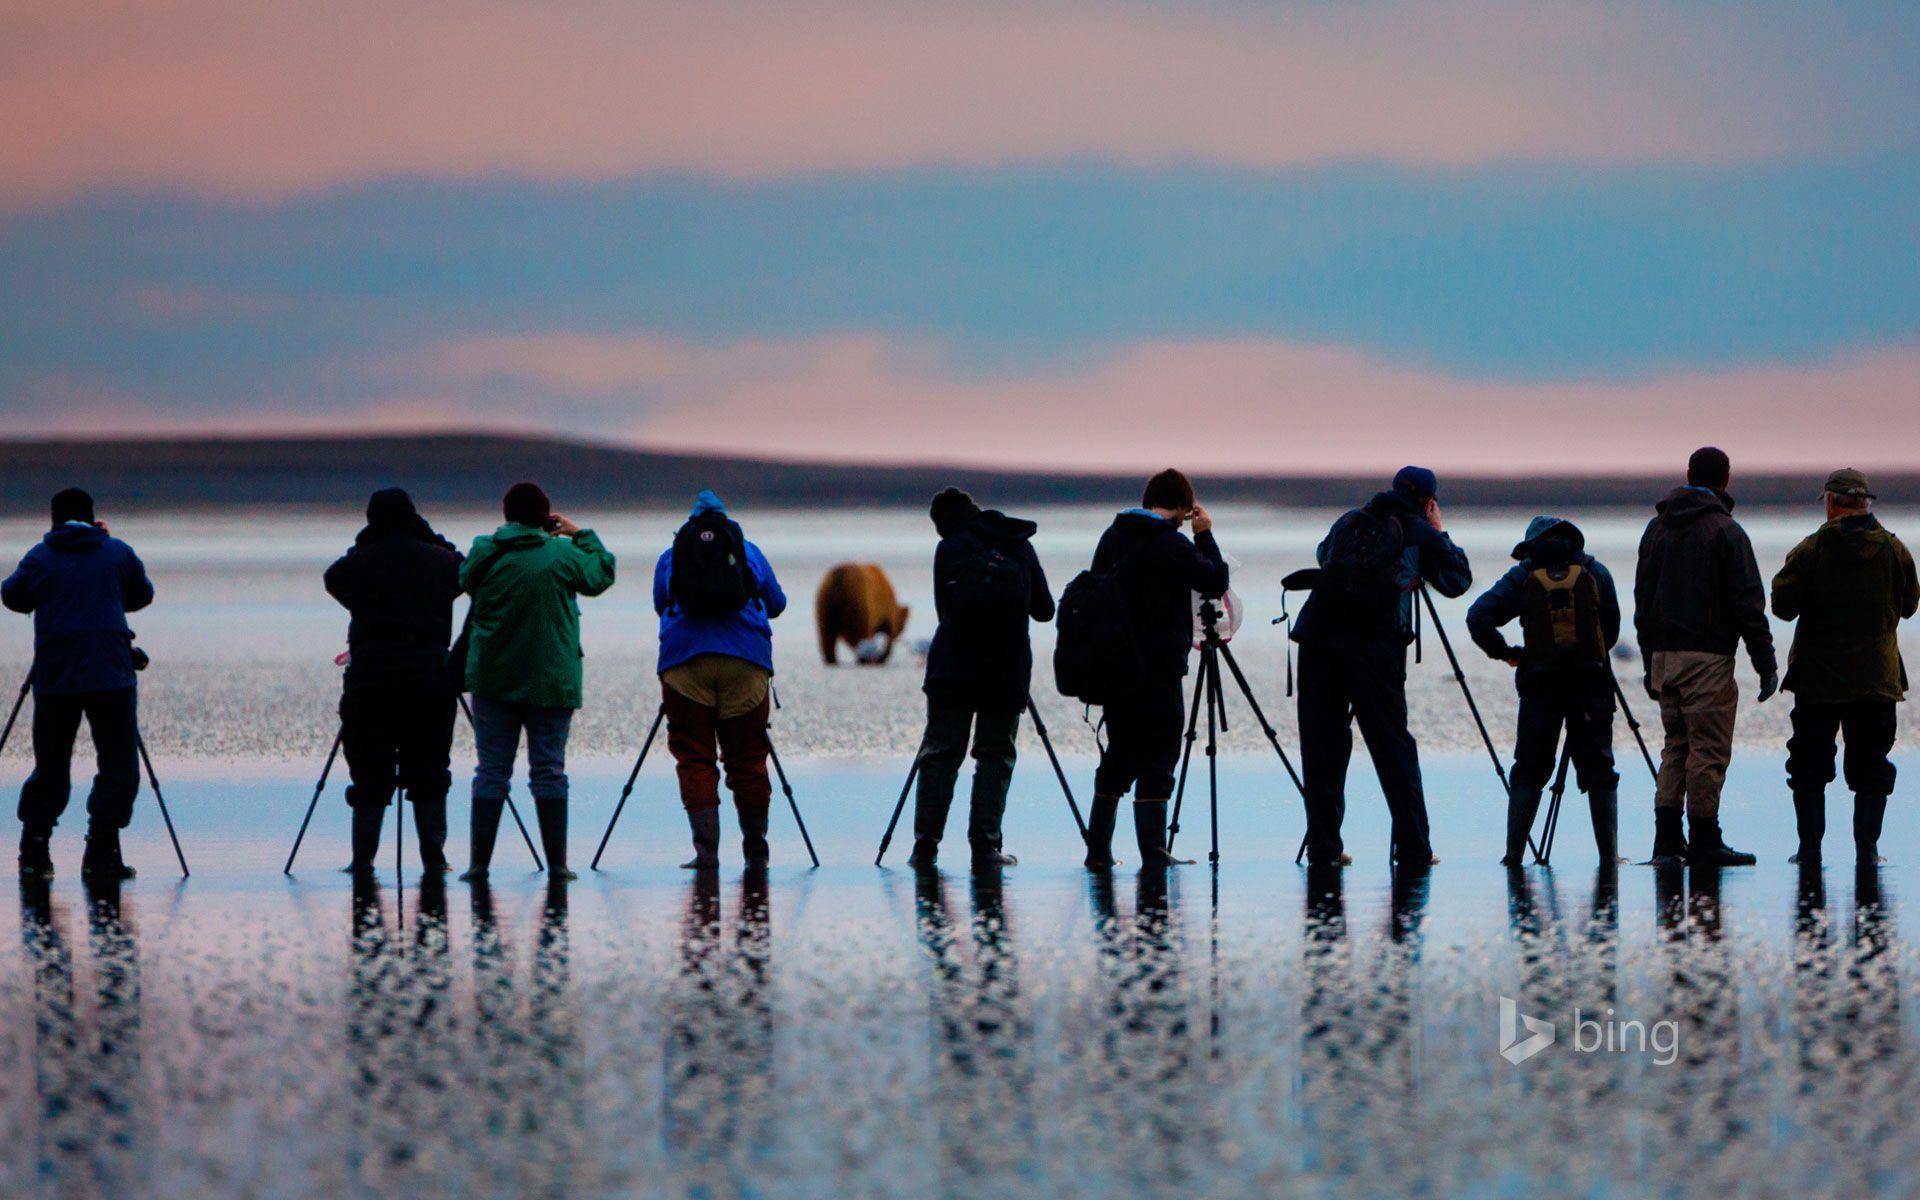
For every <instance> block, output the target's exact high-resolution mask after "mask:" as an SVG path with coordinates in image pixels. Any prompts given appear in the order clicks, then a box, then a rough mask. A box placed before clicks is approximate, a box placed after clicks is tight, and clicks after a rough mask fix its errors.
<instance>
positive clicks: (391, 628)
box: [326, 489, 460, 685]
mask: <svg viewBox="0 0 1920 1200" xmlns="http://www.w3.org/2000/svg"><path fill="white" fill-rule="evenodd" d="M395 492H397V493H398V494H397V495H394V494H393V493H395ZM367 517H368V521H367V526H366V528H364V529H362V530H361V531H360V533H359V535H358V536H357V537H355V538H354V539H353V547H352V548H351V549H349V550H348V551H347V552H346V554H345V555H344V556H343V557H341V558H340V559H339V560H338V561H337V562H335V563H334V564H333V565H332V566H330V567H328V568H327V573H326V585H327V593H328V594H329V595H331V596H332V597H333V598H334V599H335V600H338V601H339V602H340V603H341V604H342V605H343V606H344V607H345V608H346V610H347V611H348V612H349V613H351V614H352V619H351V620H350V621H349V623H348V625H347V646H348V648H349V649H351V650H352V652H353V657H352V659H351V661H350V662H349V664H348V666H347V682H348V684H349V685H352V684H355V683H359V682H373V681H381V682H390V681H394V680H397V679H412V680H420V681H426V680H434V681H437V680H440V679H442V678H444V675H445V664H446V659H447V645H448V643H449V642H450V641H451V640H452V638H453V602H454V598H455V597H457V596H458V595H459V594H460V551H458V550H457V549H455V548H454V545H453V543H452V542H449V541H448V540H447V539H445V538H443V537H441V536H440V535H439V534H437V533H435V532H434V531H433V527H432V526H430V525H428V524H427V522H426V518H424V517H422V516H421V515H420V514H419V513H418V512H416V511H414V507H413V502H412V501H411V500H408V499H406V493H404V492H398V489H390V490H389V491H388V492H382V493H379V494H378V495H376V496H375V498H374V502H373V503H371V504H369V505H368V507H367Z"/></svg>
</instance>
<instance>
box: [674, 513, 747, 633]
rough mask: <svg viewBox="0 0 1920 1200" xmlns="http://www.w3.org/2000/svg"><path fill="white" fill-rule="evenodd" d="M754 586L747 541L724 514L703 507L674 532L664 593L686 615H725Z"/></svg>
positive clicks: (736, 607)
mask: <svg viewBox="0 0 1920 1200" xmlns="http://www.w3.org/2000/svg"><path fill="white" fill-rule="evenodd" d="M758 591H759V588H758V586H757V585H756V584H755V582H754V577H753V567H752V566H751V565H750V564H748V562H747V540H746V538H744V537H743V536H741V533H740V527H739V526H738V525H736V524H734V523H733V522H732V521H730V520H728V519H727V517H726V515H725V514H724V513H718V512H705V513H701V514H700V515H699V516H697V517H694V518H693V519H691V520H689V521H688V522H687V523H686V524H685V525H682V526H681V527H680V531H679V532H678V533H675V534H674V535H673V570H672V572H671V574H670V575H669V577H668V579H667V594H668V595H669V596H671V597H672V598H673V603H674V605H675V606H676V607H678V608H679V609H680V611H681V612H683V613H685V614H687V615H688V616H690V617H726V616H732V615H733V614H734V613H737V612H739V611H740V610H741V609H743V608H745V607H746V606H747V604H748V602H749V601H751V600H752V599H753V598H754V596H755V594H756V593H757V592H758Z"/></svg>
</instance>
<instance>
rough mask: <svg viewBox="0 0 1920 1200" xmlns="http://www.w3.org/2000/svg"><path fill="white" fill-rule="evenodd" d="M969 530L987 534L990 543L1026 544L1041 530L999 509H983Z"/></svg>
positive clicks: (1030, 522) (969, 526) (1029, 522)
mask: <svg viewBox="0 0 1920 1200" xmlns="http://www.w3.org/2000/svg"><path fill="white" fill-rule="evenodd" d="M968 528H971V529H977V530H979V531H980V532H981V533H982V534H985V535H986V537H987V539H988V540H989V541H995V542H1009V543H1017V542H1025V541H1030V540H1031V539H1032V538H1033V535H1034V534H1035V533H1037V532H1039V530H1040V526H1038V525H1036V524H1034V523H1033V522H1032V521H1028V520H1024V519H1022V518H1020V517H1010V516H1008V515H1007V514H1005V513H1003V512H1001V511H1000V510H999V509H997V508H988V509H982V510H981V512H980V515H979V516H977V517H975V518H974V519H973V521H972V522H971V523H970V524H969V525H968Z"/></svg>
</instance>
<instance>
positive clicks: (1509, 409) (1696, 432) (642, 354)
mask: <svg viewBox="0 0 1920 1200" xmlns="http://www.w3.org/2000/svg"><path fill="white" fill-rule="evenodd" d="M940 350H941V348H940V347H939V346H937V345H931V344H926V343H904V344H903V343H896V342H891V341H889V340H887V339H885V338H882V337H879V336H873V335H860V334H850V335H843V336H834V337H826V338H819V339H808V340H790V341H783V340H773V341H749V342H743V343H736V344H733V345H728V346H721V347H710V346H693V345H688V344H685V343H681V342H677V341H674V340H672V339H666V338H660V337H654V336H650V335H636V336H580V335H536V336H508V337H500V338H488V339H475V340H470V341H464V342H457V343H452V344H449V345H446V346H442V347H438V348H435V349H433V350H431V351H429V352H427V353H426V354H424V355H423V356H421V357H420V358H419V359H418V360H416V361H415V362H413V363H412V364H407V365H402V364H391V363H388V364H382V365H381V367H380V368H379V369H380V371H381V372H382V373H386V372H390V371H395V370H398V372H399V377H400V379H401V380H402V382H401V383H399V384H398V385H397V386H399V387H403V388H406V389H409V394H412V392H415V391H420V390H426V391H431V392H432V393H434V394H436V395H441V396H452V395H459V394H461V393H462V392H463V391H467V392H471V391H473V390H475V389H476V388H477V387H478V386H479V385H482V384H496V385H497V384H501V383H503V382H504V383H507V384H511V385H514V386H513V388H511V389H509V390H513V391H514V394H515V395H516V396H520V397H526V396H533V397H539V398H540V401H539V402H538V403H540V404H541V405H543V406H544V407H543V411H546V412H548V413H550V414H551V415H552V416H553V418H554V419H555V420H556V421H557V422H558V423H559V424H560V425H561V427H563V428H565V427H567V426H568V423H569V422H570V421H577V422H578V423H579V425H580V426H581V427H586V428H591V429H593V430H595V431H597V432H598V433H599V434H601V435H602V436H619V437H624V438H627V439H630V440H633V441H637V442H643V443H646V444H649V445H655V446H661V447H667V448H679V449H686V450H692V451H701V452H712V451H714V450H716V449H722V450H729V451H737V452H744V453H753V454H761V455H768V456H780V457H786V456H795V457H808V458H818V459H854V460H882V461H922V462H972V463H982V464H989V465H996V466H1009V467H1029V468H1035V469H1042V470H1044V469H1056V468H1057V469H1095V468H1111V467H1136V468H1137V467H1148V466H1152V465H1156V464H1163V463H1165V462H1168V461H1176V462H1183V463H1188V464H1192V465H1194V466H1195V467H1204V468H1206V469H1210V470H1233V471H1335V470H1340V471H1345V470H1367V469H1377V468H1379V467H1380V466H1381V465H1382V464H1383V463H1386V462H1388V461H1389V460H1395V459H1400V458H1406V457H1409V456H1417V457H1419V458H1421V459H1422V460H1423V461H1426V462H1429V463H1431V464H1433V465H1435V466H1436V467H1443V468H1451V469H1459V470H1480V471H1486V470H1494V471H1514V472H1519V473H1528V472H1535V471H1537V472H1539V473H1542V474H1552V473H1577V472H1581V471H1595V470H1636V469H1644V468H1645V467H1646V465H1647V464H1648V463H1650V462H1663V461H1670V462H1677V461H1682V460H1683V459H1684V458H1685V456H1686V454H1687V453H1688V452H1689V451H1691V450H1692V449H1693V448H1694V447H1696V446H1699V445H1701V444H1703V443H1707V442H1717V443H1719V444H1722V445H1725V446H1727V447H1728V448H1729V449H1730V450H1732V451H1734V452H1735V453H1736V454H1737V455H1738V456H1739V457H1740V459H1741V461H1742V462H1743V463H1746V464H1748V465H1750V466H1755V467H1758V466H1762V465H1765V466H1779V467H1812V466H1819V465H1822V464H1827V465H1830V464H1833V463H1837V462H1843V461H1844V462H1854V463H1858V464H1861V465H1873V466H1894V465H1897V466H1910V465H1911V464H1912V463H1913V462H1915V461H1920V426H1916V425H1915V423H1914V422H1913V420H1912V416H1911V414H1912V413H1913V411H1914V410H1915V407H1916V405H1920V347H1899V348H1893V349H1883V350H1876V351H1872V352H1867V353H1861V354H1857V355H1853V356H1850V357H1846V358H1842V359H1839V360H1836V361H1833V362H1828V363H1820V364H1813V365H1807V366H1794V367H1767V368H1753V369H1740V370H1732V371H1725V372H1718V373H1688V374H1674V375H1668V376H1662V377H1658V378H1653V379H1647V380H1641V381H1633V382H1604V381H1584V382H1545V383H1516V382H1484V381H1479V380H1472V379H1465V378H1460V377H1456V376H1451V375H1446V374H1440V373H1436V372H1431V371H1425V370H1421V369H1417V368H1413V367H1408V366H1402V365H1395V364H1392V363H1386V362H1382V361H1380V360H1379V359H1376V358H1373V357H1370V356H1368V355H1366V354H1363V353H1361V352H1358V351H1355V350H1351V349H1345V348H1339V347H1330V346H1317V345H1303V344H1298V343H1290V342H1285V341H1277V340H1269V339H1245V340H1224V341H1146V342H1139V343H1133V344H1129V345H1125V346H1122V347H1119V348H1117V349H1115V350H1114V351H1112V352H1111V353H1110V354H1108V355H1107V356H1106V357H1104V358H1103V359H1101V360H1099V361H1097V362H1095V363H1094V364H1092V365H1091V366H1090V367H1085V366H1083V367H1075V368H1072V369H1067V368H1042V369H1036V370H1032V371H1028V372H1025V373H1013V374H996V375H994V376H992V377H991V378H981V377H979V376H977V375H958V376H957V375H955V374H954V373H953V372H951V371H950V370H948V369H947V368H946V367H945V365H944V360H943V355H942V354H941V353H940ZM512 407H513V405H511V404H509V405H503V409H509V410H510V409H511V408H512ZM517 407H518V408H519V409H520V410H522V411H524V410H525V408H526V403H525V401H524V400H522V401H520V402H519V403H518V405H517ZM479 416H480V413H477V412H476V411H475V410H474V409H473V408H472V407H469V408H468V409H467V417H468V420H470V421H471V420H474V419H476V418H477V417H479ZM722 431H724V432H722Z"/></svg>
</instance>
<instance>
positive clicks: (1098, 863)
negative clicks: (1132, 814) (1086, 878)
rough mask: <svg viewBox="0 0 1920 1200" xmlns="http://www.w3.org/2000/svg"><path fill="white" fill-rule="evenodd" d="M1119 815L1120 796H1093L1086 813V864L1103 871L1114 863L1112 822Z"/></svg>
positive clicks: (1092, 868)
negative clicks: (1090, 806) (1090, 805)
mask: <svg viewBox="0 0 1920 1200" xmlns="http://www.w3.org/2000/svg"><path fill="white" fill-rule="evenodd" d="M1119 815H1120V797H1118V796H1095V797H1094V798H1093V807H1092V808H1091V809H1090V810H1089V811H1088V813H1087V860H1086V861H1087V866H1088V868H1090V869H1091V870H1095V871H1104V870H1106V869H1107V868H1108V867H1111V866H1113V865H1115V864H1114V859H1113V823H1114V821H1115V820H1116V819H1117V818H1118V817H1119Z"/></svg>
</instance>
